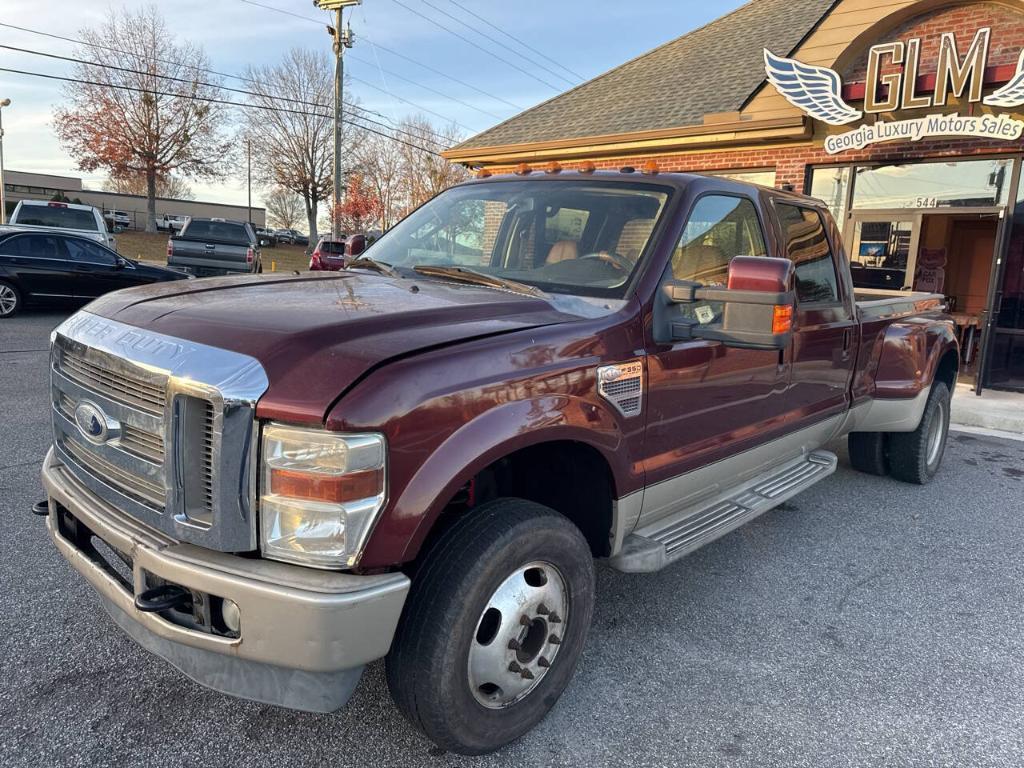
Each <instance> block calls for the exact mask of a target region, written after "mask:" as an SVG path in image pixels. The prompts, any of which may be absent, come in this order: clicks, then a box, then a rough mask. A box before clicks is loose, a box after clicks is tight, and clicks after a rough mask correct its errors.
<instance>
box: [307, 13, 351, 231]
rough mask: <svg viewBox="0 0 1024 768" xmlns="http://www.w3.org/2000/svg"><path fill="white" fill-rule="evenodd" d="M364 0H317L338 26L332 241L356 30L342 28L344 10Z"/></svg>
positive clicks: (333, 29)
mask: <svg viewBox="0 0 1024 768" xmlns="http://www.w3.org/2000/svg"><path fill="white" fill-rule="evenodd" d="M362 2H363V0H313V5H315V6H316V7H317V8H319V9H320V10H322V11H334V26H330V25H328V26H327V33H328V34H329V35H330V36H331V39H332V40H333V41H334V43H333V47H334V195H333V197H334V200H333V206H332V207H331V239H332V240H337V239H338V235H339V234H340V233H339V232H338V215H337V210H338V206H339V205H340V204H341V141H342V139H341V129H342V125H343V122H342V114H343V111H344V110H343V104H342V98H341V97H342V91H343V89H344V83H345V63H344V58H345V49H346V48H351V47H352V42H353V39H352V29H351V28H350V27H349V28H346V27H343V26H342V21H343V18H342V11H343V10H344V9H345V8H348V7H350V6H355V5H360V4H361V3H362Z"/></svg>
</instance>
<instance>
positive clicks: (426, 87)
mask: <svg viewBox="0 0 1024 768" xmlns="http://www.w3.org/2000/svg"><path fill="white" fill-rule="evenodd" d="M363 39H364V40H366V38H365V37H364V38H363ZM366 42H368V43H370V41H369V40H366ZM370 45H371V46H372V47H373V48H374V49H376V48H377V47H378V46H375V45H374V44H373V43H370ZM345 56H346V57H347V58H351V59H355V60H356V61H359V62H362V63H363V64H366V65H367V66H375V67H377V69H379V70H380V72H381V74H385V75H390V76H391V77H396V78H398V79H399V80H404V81H405V82H407V83H410V84H411V85H415V86H416V87H417V88H422V89H423V90H425V91H430V92H431V93H433V94H436V95H438V96H440V97H442V98H445V99H448V100H449V101H454V102H456V103H458V104H461V105H462V106H464V107H468V108H469V109H472V110H476V111H477V112H480V113H481V114H484V115H487V116H488V117H493V118H494V119H495V120H504V119H505V118H503V117H502V116H501V115H496V114H494V113H493V112H489V111H488V110H486V109H483V108H481V107H478V106H476V105H475V104H470V103H469V102H468V101H463V100H462V99H460V98H457V97H455V96H452V95H451V94H448V93H445V92H444V91H439V90H437V89H436V88H432V87H431V86H429V85H424V84H423V83H419V82H417V81H415V80H412V79H410V78H408V77H406V76H405V75H400V74H398V73H397V72H392V71H391V70H389V69H385V68H384V67H382V66H381V65H380V62H374V63H373V64H372V65H371V63H370V62H369V61H367V60H366V59H364V58H361V57H359V56H356V55H355V54H354V53H352V51H349V52H348V53H346V54H345ZM374 56H376V50H375V51H374ZM385 91H386V92H387V94H388V95H389V96H392V97H393V94H392V93H391V91H389V90H387V87H386V85H385Z"/></svg>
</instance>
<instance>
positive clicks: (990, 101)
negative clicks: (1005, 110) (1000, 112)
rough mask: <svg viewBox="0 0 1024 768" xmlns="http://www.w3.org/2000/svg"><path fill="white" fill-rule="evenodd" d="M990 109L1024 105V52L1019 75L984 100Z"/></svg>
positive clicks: (1021, 57)
mask: <svg viewBox="0 0 1024 768" xmlns="http://www.w3.org/2000/svg"><path fill="white" fill-rule="evenodd" d="M983 102H984V103H985V104H987V105H988V106H990V107H1019V106H1020V105H1021V104H1024V51H1021V52H1020V58H1019V59H1018V60H1017V74H1015V75H1014V76H1013V77H1011V78H1010V82H1008V83H1007V84H1006V85H1004V86H1003V87H1002V88H999V89H998V90H996V91H993V92H992V93H991V94H990V95H988V96H986V97H985V98H984V99H983Z"/></svg>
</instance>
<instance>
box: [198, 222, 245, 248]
mask: <svg viewBox="0 0 1024 768" xmlns="http://www.w3.org/2000/svg"><path fill="white" fill-rule="evenodd" d="M183 234H184V236H185V237H190V238H193V239H195V240H216V241H218V242H221V243H238V244H240V245H248V244H249V233H248V232H247V231H246V229H245V225H244V224H234V223H232V222H230V221H197V220H196V219H193V220H192V221H191V223H189V225H188V226H186V227H185V232H184V233H183Z"/></svg>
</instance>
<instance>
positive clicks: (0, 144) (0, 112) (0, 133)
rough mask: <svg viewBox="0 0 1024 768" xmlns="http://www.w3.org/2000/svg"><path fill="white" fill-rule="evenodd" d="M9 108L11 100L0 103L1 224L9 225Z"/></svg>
mask: <svg viewBox="0 0 1024 768" xmlns="http://www.w3.org/2000/svg"><path fill="white" fill-rule="evenodd" d="M9 106H11V100H10V99H4V100H3V101H0V224H6V223H7V188H6V186H5V185H4V107H9Z"/></svg>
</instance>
